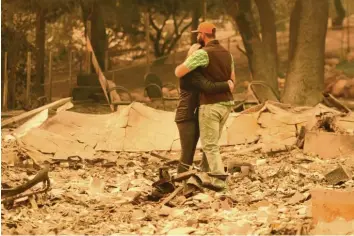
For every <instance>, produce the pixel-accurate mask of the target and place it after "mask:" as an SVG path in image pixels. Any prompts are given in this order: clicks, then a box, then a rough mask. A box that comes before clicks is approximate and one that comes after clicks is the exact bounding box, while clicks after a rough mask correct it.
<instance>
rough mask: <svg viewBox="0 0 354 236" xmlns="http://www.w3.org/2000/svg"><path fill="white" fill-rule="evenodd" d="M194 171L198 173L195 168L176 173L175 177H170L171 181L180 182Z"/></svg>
mask: <svg viewBox="0 0 354 236" xmlns="http://www.w3.org/2000/svg"><path fill="white" fill-rule="evenodd" d="M196 173H198V171H197V170H189V171H186V172H183V173H181V174H178V175H177V176H176V177H172V182H180V181H183V180H186V179H188V178H189V177H191V176H193V175H195V174H196Z"/></svg>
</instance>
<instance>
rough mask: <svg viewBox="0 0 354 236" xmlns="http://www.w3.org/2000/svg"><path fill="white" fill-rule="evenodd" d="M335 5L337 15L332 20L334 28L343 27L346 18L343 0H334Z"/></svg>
mask: <svg viewBox="0 0 354 236" xmlns="http://www.w3.org/2000/svg"><path fill="white" fill-rule="evenodd" d="M333 1H334V7H335V9H336V13H337V17H336V18H335V19H333V20H332V27H333V28H334V29H342V28H343V20H344V18H345V10H344V7H343V4H342V1H341V0H333Z"/></svg>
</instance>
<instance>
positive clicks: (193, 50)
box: [187, 43, 202, 57]
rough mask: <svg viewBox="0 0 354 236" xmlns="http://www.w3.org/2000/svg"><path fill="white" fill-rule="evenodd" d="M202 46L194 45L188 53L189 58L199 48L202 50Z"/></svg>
mask: <svg viewBox="0 0 354 236" xmlns="http://www.w3.org/2000/svg"><path fill="white" fill-rule="evenodd" d="M201 47H202V45H200V44H199V43H195V44H193V45H192V46H191V47H190V48H189V50H188V53H187V57H189V56H190V55H192V54H193V52H195V51H197V50H198V49H199V48H201Z"/></svg>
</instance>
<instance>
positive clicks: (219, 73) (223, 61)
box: [200, 40, 233, 104]
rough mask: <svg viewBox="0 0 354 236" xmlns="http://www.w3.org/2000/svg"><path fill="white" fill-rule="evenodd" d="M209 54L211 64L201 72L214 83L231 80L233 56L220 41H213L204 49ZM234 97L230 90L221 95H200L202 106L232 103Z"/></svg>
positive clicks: (203, 93) (202, 93)
mask: <svg viewBox="0 0 354 236" xmlns="http://www.w3.org/2000/svg"><path fill="white" fill-rule="evenodd" d="M203 50H205V51H206V52H207V53H208V57H209V64H208V66H207V67H205V68H202V69H201V72H202V74H203V75H204V76H205V78H206V79H208V80H209V81H212V82H222V81H227V80H229V79H230V78H231V63H232V59H231V54H230V52H229V51H227V50H226V49H225V48H224V47H223V46H221V45H220V43H219V41H217V40H213V41H211V42H209V43H208V44H207V45H206V46H205V47H204V48H203ZM232 100H233V96H232V93H231V92H230V90H228V91H223V92H220V93H205V92H201V94H200V104H213V103H218V102H226V101H232Z"/></svg>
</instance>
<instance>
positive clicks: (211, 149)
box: [175, 22, 235, 190]
mask: <svg viewBox="0 0 354 236" xmlns="http://www.w3.org/2000/svg"><path fill="white" fill-rule="evenodd" d="M192 32H193V31H192ZM194 32H196V33H198V36H197V39H198V43H200V44H201V45H202V46H204V47H203V48H201V49H198V50H196V51H195V52H194V53H192V54H191V55H190V56H189V57H188V58H187V59H186V60H185V62H184V63H182V64H181V65H179V66H177V68H176V70H175V74H176V76H177V77H179V78H181V77H182V76H184V75H185V74H187V73H189V72H190V71H193V70H195V69H196V68H198V67H201V72H202V74H203V75H204V76H205V77H206V78H207V79H208V80H210V81H214V82H222V81H227V80H231V81H232V82H231V83H235V72H234V70H235V69H234V62H233V57H232V55H231V54H230V53H229V52H228V51H227V50H226V49H225V48H223V47H222V46H221V45H220V43H219V42H218V41H217V40H216V39H215V34H216V27H215V25H214V24H211V23H208V22H203V23H201V24H200V25H199V26H198V29H197V30H196V31H194ZM233 105H234V102H233V96H232V93H231V92H230V91H227V92H220V93H216V94H206V93H203V92H202V93H200V107H199V128H200V139H201V143H202V147H203V151H204V153H205V155H206V159H205V158H204V159H203V161H202V162H203V164H202V168H203V170H205V171H209V172H210V175H211V176H213V177H214V178H212V185H213V187H215V188H217V189H218V190H222V189H224V188H225V187H226V185H225V181H224V180H225V176H226V173H225V170H224V165H223V162H222V159H221V155H220V149H219V146H218V142H219V139H220V137H221V133H222V130H223V127H224V125H225V122H226V120H227V118H228V116H229V114H230V112H231V109H232V106H233Z"/></svg>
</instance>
